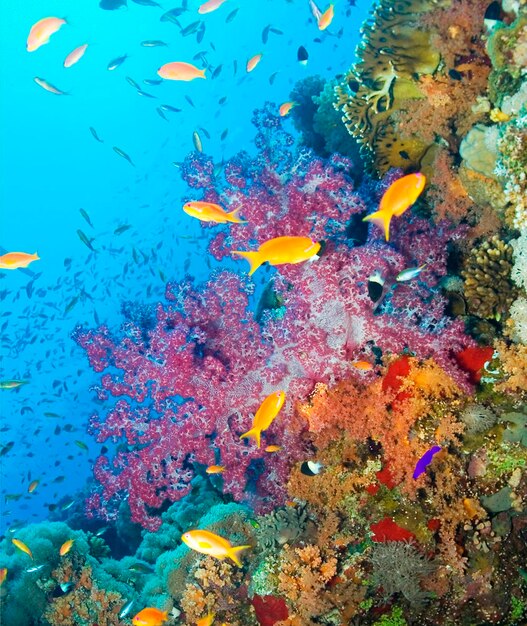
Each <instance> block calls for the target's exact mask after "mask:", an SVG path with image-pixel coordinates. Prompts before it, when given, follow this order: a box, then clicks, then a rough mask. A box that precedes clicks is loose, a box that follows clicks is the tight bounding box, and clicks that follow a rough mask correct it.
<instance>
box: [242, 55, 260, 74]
mask: <svg viewBox="0 0 527 626" xmlns="http://www.w3.org/2000/svg"><path fill="white" fill-rule="evenodd" d="M262 56H263V55H262V53H260V54H255V55H254V56H253V57H251V58H250V59H249V60H248V61H247V66H246V70H247V72H252V71H253V70H254V68H255V67H256V66H257V65H258V63H260V61H261V60H262Z"/></svg>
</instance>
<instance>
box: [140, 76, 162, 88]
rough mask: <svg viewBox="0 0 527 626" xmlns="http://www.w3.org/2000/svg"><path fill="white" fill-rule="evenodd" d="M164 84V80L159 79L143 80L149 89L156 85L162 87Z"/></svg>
mask: <svg viewBox="0 0 527 626" xmlns="http://www.w3.org/2000/svg"><path fill="white" fill-rule="evenodd" d="M162 82H163V79H162V78H158V79H155V78H144V79H143V83H144V84H145V85H148V86H149V87H153V86H155V85H160V84H161V83H162Z"/></svg>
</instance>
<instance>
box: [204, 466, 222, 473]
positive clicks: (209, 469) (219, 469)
mask: <svg viewBox="0 0 527 626" xmlns="http://www.w3.org/2000/svg"><path fill="white" fill-rule="evenodd" d="M205 471H206V472H207V474H223V472H224V471H225V467H224V466H223V465H209V466H208V467H207V469H206V470H205Z"/></svg>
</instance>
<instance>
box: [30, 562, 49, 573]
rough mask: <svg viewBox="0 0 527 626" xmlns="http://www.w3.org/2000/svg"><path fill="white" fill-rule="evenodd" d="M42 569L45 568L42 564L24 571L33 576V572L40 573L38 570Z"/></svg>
mask: <svg viewBox="0 0 527 626" xmlns="http://www.w3.org/2000/svg"><path fill="white" fill-rule="evenodd" d="M44 567H46V564H45V563H43V564H42V565H33V567H28V568H27V569H26V572H27V573H28V574H33V573H34V572H40V570H41V569H43V568H44Z"/></svg>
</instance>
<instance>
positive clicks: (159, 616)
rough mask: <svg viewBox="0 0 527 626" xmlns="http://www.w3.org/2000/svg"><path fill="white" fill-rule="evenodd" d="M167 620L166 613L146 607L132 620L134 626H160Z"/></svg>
mask: <svg viewBox="0 0 527 626" xmlns="http://www.w3.org/2000/svg"><path fill="white" fill-rule="evenodd" d="M167 620H168V612H167V611H161V610H159V609H154V608H152V607H147V608H146V609H143V610H142V611H139V613H138V614H137V615H136V616H135V617H134V618H133V620H132V624H134V626H162V624H164V623H165V622H166V621H167Z"/></svg>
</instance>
